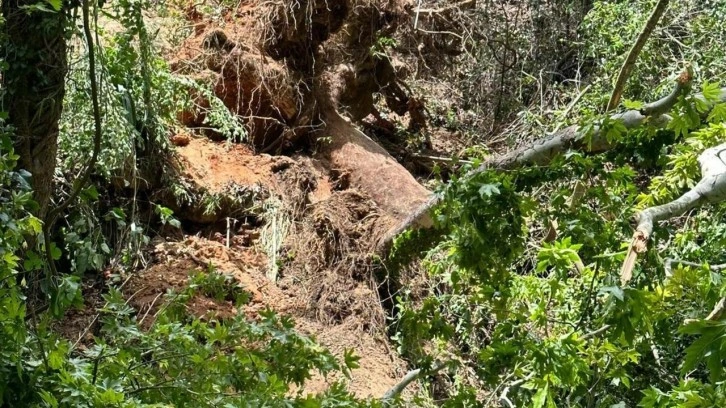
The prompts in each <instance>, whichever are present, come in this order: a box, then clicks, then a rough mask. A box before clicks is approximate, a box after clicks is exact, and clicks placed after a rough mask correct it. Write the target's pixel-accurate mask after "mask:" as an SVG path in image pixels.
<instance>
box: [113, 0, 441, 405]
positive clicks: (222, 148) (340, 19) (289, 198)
mask: <svg viewBox="0 0 726 408" xmlns="http://www.w3.org/2000/svg"><path fill="white" fill-rule="evenodd" d="M296 2H298V3H296V5H295V7H291V4H292V3H291V2H290V1H288V0H274V1H270V2H257V1H254V0H247V1H242V2H239V4H238V6H237V7H235V8H232V9H227V10H225V11H224V12H222V13H221V15H216V16H215V17H214V18H210V17H208V16H204V15H203V14H202V12H201V11H200V8H198V7H197V6H194V5H190V6H189V7H187V8H186V9H185V10H184V15H185V16H186V18H187V20H188V22H189V23H190V26H191V27H192V33H191V35H190V36H189V37H188V38H187V39H186V40H184V41H183V43H182V46H181V47H180V48H179V49H178V50H174V54H173V55H169V56H168V59H169V61H170V65H171V67H172V69H173V70H174V71H175V73H176V74H178V75H185V76H187V77H189V78H191V79H194V80H200V81H205V82H206V83H208V84H210V85H211V89H212V91H213V93H214V95H215V96H216V97H217V98H219V99H220V100H221V101H222V102H223V103H224V105H225V106H226V107H227V109H229V111H230V112H231V113H232V114H234V115H236V116H237V117H238V118H239V119H240V120H241V122H242V124H243V125H244V126H245V128H246V130H247V133H248V138H247V139H246V141H245V143H246V144H240V143H233V142H230V141H219V140H218V139H219V132H215V131H214V129H212V131H211V132H210V131H209V129H210V124H209V123H208V116H209V113H210V110H209V107H210V101H209V100H207V99H205V98H204V97H202V96H201V95H200V94H198V93H194V92H193V93H192V97H193V98H192V99H194V102H195V106H194V107H193V108H191V109H188V110H187V111H184V112H179V113H178V118H179V119H180V121H181V122H182V123H183V124H184V125H185V126H187V129H185V130H183V131H181V132H179V133H177V134H175V135H173V136H172V137H171V141H172V144H173V145H174V146H175V149H176V153H177V158H178V161H177V162H178V168H177V170H178V172H179V176H180V179H181V180H183V182H184V185H185V186H187V187H189V190H190V191H193V192H195V193H194V194H206V195H212V196H214V195H219V196H220V197H224V198H223V199H221V201H219V202H218V203H217V204H216V205H217V207H221V208H218V210H214V209H212V211H211V213H210V212H209V211H207V210H208V208H203V207H204V205H201V206H200V205H199V204H198V203H197V204H195V205H192V204H183V203H182V204H180V203H178V202H172V203H169V204H166V205H168V206H170V207H173V209H174V211H175V214H174V215H175V216H176V217H178V218H180V219H181V220H182V222H183V225H184V226H185V228H186V230H185V232H184V234H183V238H181V239H177V240H170V241H166V240H164V239H162V238H156V239H155V243H154V245H153V250H152V251H151V253H152V254H153V257H152V258H153V259H152V261H151V262H150V264H149V265H148V267H146V268H145V270H143V271H141V272H140V273H138V274H135V275H133V276H132V277H131V278H130V280H129V281H128V282H127V284H126V285H125V286H124V288H123V291H124V294H125V295H126V296H127V297H128V299H129V302H130V304H131V305H133V306H134V307H135V308H136V310H137V311H138V318H139V320H141V321H142V325H143V326H144V327H149V326H150V325H152V324H153V322H154V319H155V315H156V313H157V312H158V310H159V307H160V305H161V302H162V301H163V295H164V294H165V293H167V292H168V291H170V290H173V291H179V290H181V289H182V288H183V287H184V286H185V285H186V283H187V282H188V279H189V276H190V272H192V271H205V270H206V269H207V265H208V264H212V265H213V266H214V269H215V270H216V272H217V273H222V274H225V275H230V276H233V277H234V278H235V279H236V280H237V281H238V282H239V283H240V284H241V286H242V287H243V288H244V290H245V291H247V292H248V293H249V295H250V300H249V302H248V303H247V304H246V305H244V307H242V308H241V309H240V311H241V312H242V313H244V314H245V315H246V316H247V317H249V318H250V319H255V318H256V317H257V316H258V313H259V312H260V311H261V310H262V309H265V308H272V309H274V310H275V311H277V312H278V313H282V314H286V315H289V316H292V317H293V318H294V320H295V321H296V322H297V328H298V329H299V330H300V332H302V333H306V334H310V335H312V336H314V337H316V338H317V340H318V341H319V342H320V343H321V344H322V345H324V346H327V347H328V348H330V349H331V350H332V351H333V352H334V353H336V354H338V355H342V353H343V351H344V350H345V349H354V350H355V351H356V353H357V354H358V355H359V356H360V357H361V360H360V365H361V367H360V368H359V369H357V370H354V371H353V373H352V379H351V380H350V382H351V383H350V390H352V391H353V392H355V393H356V394H358V395H359V396H376V397H380V396H381V395H382V394H383V393H385V391H386V390H388V389H389V388H390V387H391V386H393V385H394V384H396V383H397V382H398V381H399V380H400V378H401V377H402V376H403V375H404V374H405V372H406V371H407V367H406V364H405V363H404V362H403V361H402V360H401V359H400V357H398V356H397V355H396V353H395V352H392V351H391V348H390V346H389V344H388V339H387V337H386V319H385V317H386V316H385V310H384V308H383V306H382V304H381V299H380V298H379V297H380V294H379V285H380V284H381V283H380V282H378V281H377V279H376V277H375V276H374V270H375V259H376V257H375V256H373V255H374V252H375V248H376V246H377V244H378V240H379V239H380V238H381V237H382V236H384V235H385V234H386V232H388V231H389V229H391V228H392V227H393V226H395V225H396V224H397V223H398V222H400V221H402V220H403V219H404V218H405V217H406V216H407V215H408V213H409V212H410V211H411V210H412V209H414V208H416V207H418V206H419V205H420V204H421V203H423V202H424V201H425V200H426V199H427V198H428V196H429V191H428V190H427V189H425V188H424V187H422V186H421V185H420V184H419V183H418V182H417V180H416V179H415V178H414V177H413V176H412V175H411V174H410V173H409V172H408V171H406V169H405V168H404V167H403V166H401V165H400V164H399V163H398V162H397V161H396V160H395V159H394V158H393V157H392V156H391V155H390V154H389V153H388V152H387V151H386V150H385V149H383V148H382V147H380V146H379V145H378V144H376V143H375V142H374V141H372V140H371V139H370V138H368V137H367V136H366V135H365V134H363V133H362V132H360V131H359V130H358V129H357V128H356V127H355V126H354V125H353V124H352V123H351V122H350V121H348V120H346V119H344V118H343V117H342V116H340V115H339V114H338V112H337V109H339V108H341V109H345V110H346V111H348V112H353V113H352V114H351V116H353V117H357V116H361V117H364V116H366V115H368V113H370V110H371V109H373V104H372V102H371V100H372V99H371V100H369V96H370V94H371V93H372V92H381V94H382V95H383V96H384V98H385V99H386V102H387V104H388V106H389V107H390V108H391V109H392V110H394V111H398V112H399V113H400V114H401V115H403V114H404V113H405V111H406V109H407V106H409V105H411V103H410V102H411V100H410V99H409V98H408V97H407V96H406V94H405V92H403V89H402V88H401V87H400V86H399V85H400V84H399V83H398V82H397V80H396V74H395V72H394V68H393V66H392V64H391V62H390V61H389V60H388V59H387V58H384V59H381V58H372V57H371V54H370V52H369V51H370V47H371V45H372V44H373V43H372V42H373V41H374V40H375V39H376V38H378V33H377V31H378V30H380V29H382V28H383V27H388V29H391V28H392V27H395V24H396V21H398V20H400V19H401V18H402V17H405V13H404V5H406V4H408V3H409V2H408V1H404V0H356V1H349V0H296ZM298 14H299V15H298ZM361 30H362V31H361ZM359 34H360V35H359ZM354 37H355V38H354ZM360 41H363V43H361V44H359V43H358V42H360ZM330 42H333V45H332V46H326V47H323V44H324V43H325V44H326V45H327V44H329V43H330ZM323 48H324V49H323ZM345 58H349V59H350V60H351V61H348V62H347V63H346V64H347V65H345V66H344V67H343V68H342V69H343V71H346V70H347V71H348V73H349V74H350V75H348V76H345V75H342V74H340V72H339V71H340V69H338V68H340V66H339V65H340V64H338V65H335V64H337V63H338V62H341V63H342V62H344V61H343V59H345ZM361 58H362V60H361ZM331 64H333V65H331ZM336 66H337V67H338V68H336ZM318 68H320V72H318V71H317V70H318ZM323 71H325V73H324V72H323ZM351 95H354V96H355V95H358V96H361V97H360V98H359V97H358V96H355V97H351ZM352 101H355V104H356V105H355V106H352V104H353V102H352ZM361 101H362V102H361ZM344 105H345V106H344ZM213 139H214V140H213ZM215 140H217V141H215ZM301 140H307V141H308V142H309V143H308V144H307V145H305V144H302V143H300V141H301ZM301 146H302V147H301ZM311 150H314V151H315V153H311ZM283 151H285V152H287V153H288V155H287V156H282V155H279V154H280V153H281V152H283ZM261 152H262V153H261ZM264 152H269V153H276V154H278V155H270V154H265V153H264ZM291 152H296V153H291ZM199 192H201V193H199ZM212 204H214V203H212ZM230 206H234V207H235V208H234V209H230V208H229V207H230ZM212 207H214V205H212ZM248 218H254V219H253V220H252V221H251V222H249V219H248ZM200 225H202V227H200ZM196 232H199V234H197V235H193V233H196ZM177 235H179V234H177ZM384 294H385V293H384ZM388 295H390V294H388ZM188 308H189V312H190V313H192V314H194V315H196V316H199V317H202V318H215V319H224V318H226V317H229V316H232V315H234V314H235V313H237V311H236V310H235V307H234V305H233V304H232V301H231V300H214V299H211V298H208V297H205V296H202V295H197V296H196V297H195V298H194V299H192V300H191V301H190V302H189V303H188ZM330 380H333V379H332V378H328V381H330ZM326 386H327V382H326V380H325V379H323V378H320V377H316V378H315V379H313V380H312V381H310V382H309V383H308V384H306V385H305V387H304V389H305V391H310V392H315V391H322V390H324V389H325V387H326ZM413 388H414V387H411V389H413Z"/></svg>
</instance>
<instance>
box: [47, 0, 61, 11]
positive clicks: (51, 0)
mask: <svg viewBox="0 0 726 408" xmlns="http://www.w3.org/2000/svg"><path fill="white" fill-rule="evenodd" d="M45 1H47V2H48V4H50V6H51V7H53V9H54V10H55V11H60V9H61V6H62V5H63V0H45Z"/></svg>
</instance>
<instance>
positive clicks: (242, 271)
mask: <svg viewBox="0 0 726 408" xmlns="http://www.w3.org/2000/svg"><path fill="white" fill-rule="evenodd" d="M225 239H226V238H225ZM225 239H222V241H224V240H225ZM238 242H239V241H238V240H235V239H234V238H232V239H231V245H230V248H227V247H226V245H225V243H223V242H216V241H214V240H209V239H206V238H200V237H196V236H187V237H186V238H185V239H184V240H183V241H176V242H170V241H164V240H162V239H160V238H158V239H157V240H156V244H155V246H154V249H153V251H152V252H151V253H152V254H153V256H154V263H153V265H152V266H150V267H149V268H147V269H146V270H144V271H143V272H141V273H138V274H135V275H133V276H132V277H131V279H130V280H129V282H128V283H127V284H126V285H125V286H124V289H123V291H124V294H125V296H126V297H127V298H128V299H129V303H130V304H131V305H132V306H133V307H134V308H135V309H136V310H137V316H138V319H139V320H140V321H141V322H142V323H141V324H142V327H146V328H148V327H150V325H151V324H153V321H154V317H155V315H156V313H157V312H158V311H159V309H160V307H162V305H163V302H164V294H166V293H167V292H169V291H174V292H179V291H181V290H183V289H184V287H185V285H186V283H187V282H188V279H189V276H190V274H191V273H193V272H204V271H207V268H208V265H209V264H210V263H211V264H212V265H213V266H214V269H215V271H216V273H220V274H224V275H228V276H232V277H234V278H235V280H236V281H237V282H239V284H240V285H241V286H242V287H243V289H244V291H245V292H247V293H248V294H249V302H248V303H247V304H245V305H244V306H243V307H242V308H241V312H242V313H244V314H245V315H246V316H247V317H248V318H250V319H252V320H254V319H256V318H257V317H258V314H259V312H260V311H262V310H264V309H267V308H271V309H273V310H275V311H277V312H278V313H282V314H286V315H289V316H292V317H293V318H294V320H295V322H296V327H297V329H298V330H299V331H300V332H301V333H303V334H306V335H310V336H312V337H314V338H316V339H317V341H318V342H319V343H320V344H322V345H323V346H325V347H328V348H329V349H330V350H331V352H333V353H334V354H336V355H338V356H340V357H342V356H343V353H344V352H345V350H346V349H353V350H355V351H356V353H357V354H358V355H359V356H361V360H360V368H358V369H356V370H353V372H352V376H351V380H350V382H349V386H350V390H351V391H353V392H355V393H356V394H357V395H359V396H361V397H367V396H375V397H380V396H381V395H383V393H385V392H386V391H387V390H388V389H389V388H390V387H392V386H393V385H394V384H396V383H397V382H398V381H399V379H400V378H401V377H402V376H403V375H404V374H405V371H406V365H405V363H404V362H403V361H402V360H401V359H400V358H398V357H397V356H396V355H395V353H393V352H392V351H391V350H390V348H389V346H388V344H387V340H385V338H384V337H383V336H381V335H380V334H379V335H373V334H370V333H367V332H364V331H361V330H360V329H359V326H362V325H365V322H361V319H363V318H364V317H363V316H361V315H357V314H355V311H354V313H352V314H350V315H349V316H347V318H346V319H344V321H343V322H338V323H337V324H328V323H324V322H321V321H319V320H318V319H316V317H315V316H311V315H310V313H309V305H307V300H306V299H307V298H308V293H306V291H307V290H309V288H307V287H305V286H304V285H299V284H294V283H293V282H292V281H294V280H295V279H293V278H292V277H290V278H288V282H289V284H280V285H275V284H274V283H272V282H270V280H269V279H268V278H267V276H266V272H267V268H268V262H267V257H266V256H265V254H264V253H262V252H261V251H260V250H259V249H257V248H255V247H254V246H244V245H241V244H239V243H238ZM318 280H319V281H320V284H321V285H325V284H326V283H328V282H327V278H326V277H323V278H320V277H318ZM187 307H188V310H189V313H190V314H192V315H195V316H198V317H200V318H214V319H224V318H228V317H231V316H234V315H235V314H236V313H237V311H236V309H235V307H234V305H233V302H232V301H231V300H225V301H217V300H214V299H211V298H209V297H205V296H202V295H197V296H196V297H195V298H194V299H192V300H191V301H190V302H189V303H188V304H187ZM339 379H341V378H337V377H329V378H327V380H326V379H325V378H323V377H322V376H320V375H316V376H315V377H314V378H313V379H311V380H310V381H309V382H308V383H307V384H306V385H305V386H304V388H303V390H304V391H305V392H322V391H324V390H325V389H326V388H327V386H329V385H330V383H331V381H333V380H339Z"/></svg>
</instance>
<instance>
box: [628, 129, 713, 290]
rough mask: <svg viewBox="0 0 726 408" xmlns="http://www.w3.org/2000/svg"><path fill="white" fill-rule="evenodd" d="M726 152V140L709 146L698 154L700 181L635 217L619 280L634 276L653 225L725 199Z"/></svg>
mask: <svg viewBox="0 0 726 408" xmlns="http://www.w3.org/2000/svg"><path fill="white" fill-rule="evenodd" d="M723 152H726V143H722V144H720V145H718V146H716V147H712V148H710V149H706V150H704V151H703V153H701V155H700V156H698V162H699V164H700V166H701V177H702V178H701V181H699V182H698V184H696V186H695V187H693V188H692V189H691V190H689V191H687V192H686V193H685V194H683V195H682V196H680V197H678V198H677V199H675V200H673V201H671V202H669V203H667V204H663V205H659V206H655V207H649V208H646V209H644V210H643V211H641V212H640V213H639V214H638V215H637V216H636V217H635V218H636V220H637V222H638V225H637V227H636V228H635V233H634V234H633V240H632V242H631V244H630V248H629V249H628V254H627V256H626V257H625V262H623V267H622V268H621V271H620V282H621V284H622V285H623V286H624V285H626V284H627V283H628V282H629V281H630V280H631V279H632V277H633V268H634V267H635V262H636V260H637V257H638V254H642V253H644V252H645V251H646V250H647V249H648V239H649V238H650V235H651V234H652V233H653V226H654V225H655V223H657V222H659V221H664V220H667V219H669V218H672V217H675V216H677V215H680V214H683V213H684V212H686V211H688V210H690V209H692V208H695V207H697V206H700V205H702V204H705V203H719V202H722V201H725V200H726V163H724V160H723V159H722V158H721V153H723Z"/></svg>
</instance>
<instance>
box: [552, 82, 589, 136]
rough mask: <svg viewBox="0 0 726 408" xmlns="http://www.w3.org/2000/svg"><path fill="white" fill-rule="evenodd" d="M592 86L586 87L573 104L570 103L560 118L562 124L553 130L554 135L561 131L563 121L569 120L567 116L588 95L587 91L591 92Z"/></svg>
mask: <svg viewBox="0 0 726 408" xmlns="http://www.w3.org/2000/svg"><path fill="white" fill-rule="evenodd" d="M591 86H592V85H588V86H586V87H585V89H583V90H582V91H581V92H580V93H579V94H577V96H576V97H575V99H573V100H572V102H570V104H569V105H567V108H566V109H565V111H564V112H563V113H562V116H560V122H559V123H558V124H557V126H556V127H555V130H553V131H552V133H557V132H558V131H559V130H560V128H561V127H562V123H563V122H562V121H563V120H565V119H566V118H567V115H569V114H570V112H572V109H573V108H574V107H575V105H577V102H580V99H582V97H583V96H584V95H585V94H586V93H587V91H589V90H590V87H591Z"/></svg>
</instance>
